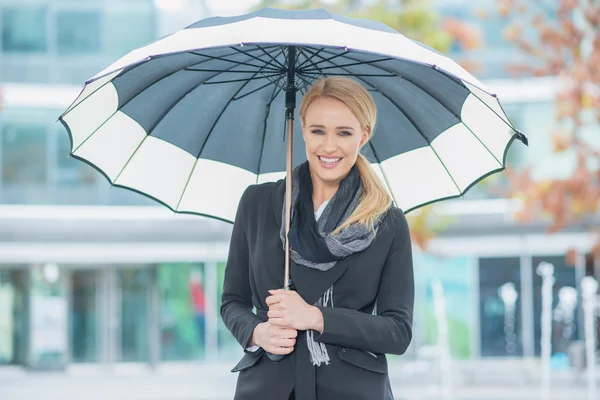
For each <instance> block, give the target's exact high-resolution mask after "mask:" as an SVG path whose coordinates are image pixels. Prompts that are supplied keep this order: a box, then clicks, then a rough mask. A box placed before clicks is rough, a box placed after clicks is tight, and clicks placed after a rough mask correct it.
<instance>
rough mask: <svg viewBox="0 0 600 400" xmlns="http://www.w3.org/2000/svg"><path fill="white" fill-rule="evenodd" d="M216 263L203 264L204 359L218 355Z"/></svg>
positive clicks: (210, 358) (213, 358)
mask: <svg viewBox="0 0 600 400" xmlns="http://www.w3.org/2000/svg"><path fill="white" fill-rule="evenodd" d="M217 268H218V267H217V263H216V262H214V261H211V262H207V263H205V264H204V280H205V284H204V290H205V291H206V296H205V301H206V307H205V310H206V314H205V315H206V319H205V321H206V322H205V325H204V328H205V332H206V334H205V335H204V338H205V341H204V354H205V359H206V360H211V361H214V360H216V359H217V358H218V356H219V310H218V307H217V304H219V301H218V300H219V299H218V298H217V296H218V293H219V292H218V290H217V286H218V284H219V283H218V278H217Z"/></svg>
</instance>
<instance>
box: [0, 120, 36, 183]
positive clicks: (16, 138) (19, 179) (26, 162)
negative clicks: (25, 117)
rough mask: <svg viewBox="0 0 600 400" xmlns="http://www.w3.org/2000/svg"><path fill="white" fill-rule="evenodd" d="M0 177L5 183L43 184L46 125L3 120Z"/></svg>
mask: <svg viewBox="0 0 600 400" xmlns="http://www.w3.org/2000/svg"><path fill="white" fill-rule="evenodd" d="M1 136H2V141H1V146H0V148H1V155H0V160H1V161H2V179H3V181H4V183H9V184H44V183H45V182H46V178H47V171H46V169H47V168H46V128H45V127H44V126H41V125H25V124H19V123H7V124H4V125H3V126H2V133H1Z"/></svg>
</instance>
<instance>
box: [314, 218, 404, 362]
mask: <svg viewBox="0 0 600 400" xmlns="http://www.w3.org/2000/svg"><path fill="white" fill-rule="evenodd" d="M394 214H395V215H394V218H395V221H394V228H393V229H394V230H395V233H394V239H393V242H392V247H391V249H390V252H389V254H388V257H387V259H386V261H385V265H384V267H383V272H382V276H381V281H380V283H379V293H378V296H377V315H372V314H367V313H364V312H360V311H356V310H350V309H344V308H335V307H319V308H320V310H321V312H322V313H323V321H324V325H323V333H321V334H317V335H316V336H315V340H317V341H320V342H323V343H327V344H333V345H338V346H345V347H350V348H355V349H361V350H367V351H371V352H374V353H384V354H404V352H405V351H406V349H407V348H408V345H409V344H410V341H411V339H412V328H411V327H412V315H413V305H414V291H415V290H414V273H413V260H412V249H411V240H410V231H409V227H408V223H407V222H406V217H405V216H404V214H403V213H402V211H400V210H397V212H396V213H394Z"/></svg>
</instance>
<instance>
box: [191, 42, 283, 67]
mask: <svg viewBox="0 0 600 400" xmlns="http://www.w3.org/2000/svg"><path fill="white" fill-rule="evenodd" d="M231 49H233V50H237V49H235V48H233V47H232V48H231ZM238 52H239V53H241V54H244V55H247V56H250V57H254V58H256V57H255V56H253V55H252V54H248V53H246V52H243V51H239V50H238ZM190 53H191V54H194V55H196V56H201V57H206V58H210V59H212V60H219V61H225V62H230V63H234V64H238V65H246V66H249V67H254V68H264V66H261V65H255V64H250V63H247V62H241V61H232V60H229V59H227V58H223V57H217V56H209V55H207V54H202V53H196V52H195V51H191V52H190ZM259 60H260V58H259ZM261 61H263V60H261ZM263 62H264V61H263ZM268 69H272V70H274V71H277V69H276V68H268Z"/></svg>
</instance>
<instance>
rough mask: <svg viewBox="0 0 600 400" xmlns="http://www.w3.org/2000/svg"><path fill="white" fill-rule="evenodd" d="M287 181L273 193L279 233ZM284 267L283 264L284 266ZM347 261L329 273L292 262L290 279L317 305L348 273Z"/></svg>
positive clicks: (309, 301) (298, 289)
mask: <svg viewBox="0 0 600 400" xmlns="http://www.w3.org/2000/svg"><path fill="white" fill-rule="evenodd" d="M284 196H285V180H280V181H279V182H278V185H277V186H276V188H275V190H273V192H272V198H271V203H272V204H273V213H274V215H273V216H274V218H275V220H276V226H277V229H278V231H277V232H279V229H281V211H282V209H283V202H284V200H285V197H284ZM282 266H283V264H282ZM346 268H347V265H346V261H345V260H340V261H338V262H337V263H336V265H335V266H334V267H333V268H331V269H329V270H328V271H319V270H317V269H313V268H308V267H305V266H303V265H298V264H296V263H295V262H294V261H293V260H291V262H290V278H291V279H292V287H293V288H294V289H295V290H296V291H297V292H298V294H299V295H300V296H301V297H302V298H303V299H304V301H306V302H307V303H308V304H311V305H313V304H315V303H316V302H317V300H319V298H320V297H321V296H322V295H323V293H325V292H326V291H327V289H329V288H330V287H331V285H333V284H334V283H335V282H336V281H337V280H338V279H340V277H341V276H342V275H343V274H344V272H346Z"/></svg>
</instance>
